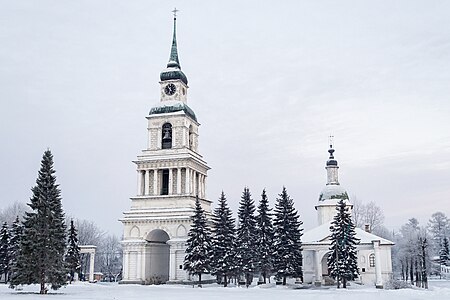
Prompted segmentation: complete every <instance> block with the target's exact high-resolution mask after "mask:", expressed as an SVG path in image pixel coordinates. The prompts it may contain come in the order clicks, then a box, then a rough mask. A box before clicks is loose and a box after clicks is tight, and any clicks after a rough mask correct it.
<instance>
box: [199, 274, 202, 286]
mask: <svg viewBox="0 0 450 300" xmlns="http://www.w3.org/2000/svg"><path fill="white" fill-rule="evenodd" d="M198 287H200V288H201V287H202V273H200V274H198Z"/></svg>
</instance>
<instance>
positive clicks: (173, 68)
mask: <svg viewBox="0 0 450 300" xmlns="http://www.w3.org/2000/svg"><path fill="white" fill-rule="evenodd" d="M172 12H173V40H172V48H171V49H170V58H169V62H168V63H167V69H165V70H163V71H162V72H161V74H160V76H159V77H160V79H161V81H166V80H176V79H179V80H181V81H182V82H184V83H185V84H188V80H187V77H186V75H185V74H184V73H183V71H181V66H180V61H179V60H178V48H177V12H178V10H177V9H176V8H175V9H174V10H173V11H172Z"/></svg>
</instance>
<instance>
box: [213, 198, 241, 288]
mask: <svg viewBox="0 0 450 300" xmlns="http://www.w3.org/2000/svg"><path fill="white" fill-rule="evenodd" d="M235 231H236V229H235V220H234V219H233V217H232V212H231V209H230V208H229V207H228V204H227V199H226V197H225V193H224V192H222V194H221V195H220V199H219V206H218V207H217V208H216V209H214V213H213V219H212V233H213V239H212V242H213V255H212V258H213V261H212V267H213V274H214V275H216V276H217V277H218V278H219V281H220V280H223V286H224V287H226V286H227V285H228V279H229V278H230V276H232V275H233V272H234V265H235V258H234V245H235V236H234V235H235Z"/></svg>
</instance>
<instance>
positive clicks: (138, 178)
mask: <svg viewBox="0 0 450 300" xmlns="http://www.w3.org/2000/svg"><path fill="white" fill-rule="evenodd" d="M136 174H137V191H136V194H137V195H138V196H140V195H141V171H139V170H136Z"/></svg>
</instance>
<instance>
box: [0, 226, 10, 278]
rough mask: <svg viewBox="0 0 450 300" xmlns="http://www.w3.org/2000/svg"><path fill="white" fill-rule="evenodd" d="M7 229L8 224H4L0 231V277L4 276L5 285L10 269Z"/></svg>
mask: <svg viewBox="0 0 450 300" xmlns="http://www.w3.org/2000/svg"><path fill="white" fill-rule="evenodd" d="M9 242H10V236H9V228H8V223H6V222H4V223H3V225H2V228H1V229H0V277H1V275H4V278H5V283H7V282H8V274H9V268H10V260H11V257H10V249H9Z"/></svg>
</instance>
